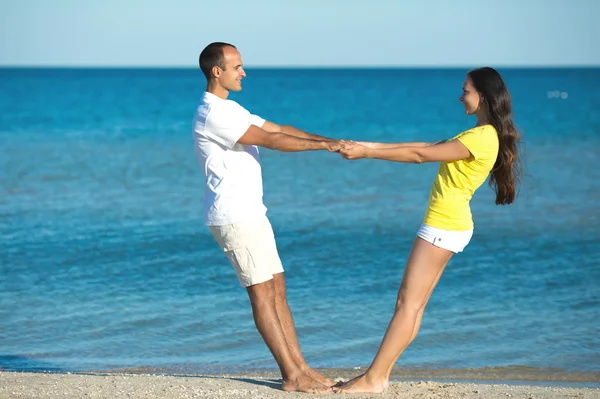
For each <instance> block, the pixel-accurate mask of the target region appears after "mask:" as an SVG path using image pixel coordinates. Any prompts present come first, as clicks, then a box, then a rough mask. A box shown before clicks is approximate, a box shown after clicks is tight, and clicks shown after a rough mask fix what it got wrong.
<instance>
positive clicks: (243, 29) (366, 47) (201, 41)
mask: <svg viewBox="0 0 600 399" xmlns="http://www.w3.org/2000/svg"><path fill="white" fill-rule="evenodd" d="M598 16H600V0H485V1H484V0H480V1H477V0H368V1H357V0H297V1H295V0H246V1H238V0H225V1H209V0H162V1H159V0H102V1H101V0H0V65H4V66H6V65H19V66H20V65H23V66H172V67H196V66H197V58H198V54H199V52H200V51H201V50H202V48H203V47H204V46H205V45H206V44H208V43H210V42H211V41H227V42H231V43H233V44H235V45H236V46H237V47H238V48H239V49H240V51H241V53H242V57H243V60H244V63H245V64H246V65H247V66H387V67H389V66H475V65H483V64H486V65H494V66H565V65H585V66H600V44H595V43H594V39H595V40H596V41H597V40H599V39H598V38H600V24H598V23H597V18H598Z"/></svg>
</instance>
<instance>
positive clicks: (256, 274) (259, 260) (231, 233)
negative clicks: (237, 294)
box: [209, 216, 283, 287]
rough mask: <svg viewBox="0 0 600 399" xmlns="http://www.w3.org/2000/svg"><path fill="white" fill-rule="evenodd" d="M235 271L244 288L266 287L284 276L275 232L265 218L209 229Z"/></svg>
mask: <svg viewBox="0 0 600 399" xmlns="http://www.w3.org/2000/svg"><path fill="white" fill-rule="evenodd" d="M209 228H210V232H211V233H212V235H213V236H214V237H215V239H216V240H217V242H218V243H219V245H220V246H221V248H222V249H223V251H224V252H225V255H227V258H228V259H229V262H231V265H232V266H233V268H234V269H235V273H236V274H237V276H238V279H239V280H240V285H241V286H242V287H249V286H251V285H255V284H259V283H264V282H265V281H268V280H271V279H272V278H273V275H274V274H277V273H283V265H282V264H281V259H279V254H278V253H277V246H276V244H275V235H274V234H273V228H272V227H271V223H270V222H269V219H267V217H266V216H262V217H260V218H257V219H252V220H248V221H245V222H240V223H234V224H228V225H225V226H209Z"/></svg>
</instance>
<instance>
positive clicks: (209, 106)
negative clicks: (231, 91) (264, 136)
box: [193, 92, 267, 226]
mask: <svg viewBox="0 0 600 399" xmlns="http://www.w3.org/2000/svg"><path fill="white" fill-rule="evenodd" d="M264 123H265V120H264V119H262V118H260V117H258V116H256V115H252V114H250V112H248V111H247V110H246V109H245V108H244V107H242V106H241V105H239V104H238V103H236V102H235V101H231V100H223V99H222V98H219V97H217V96H215V95H214V94H211V93H208V92H205V93H204V95H203V96H202V101H201V102H200V105H199V106H198V109H197V110H196V115H195V116H194V125H193V126H194V144H195V148H196V154H197V155H198V161H199V162H200V166H201V167H202V172H203V173H204V178H205V180H206V188H205V191H204V223H205V224H206V225H207V226H223V225H227V224H232V223H238V222H243V221H245V220H248V219H251V218H255V217H260V216H262V215H265V213H266V212H267V208H266V207H265V206H264V205H263V201H262V196H263V189H262V175H261V168H260V155H259V153H258V147H256V146H254V145H243V144H238V143H237V141H238V140H239V139H240V137H242V136H243V135H244V133H246V130H248V128H249V127H250V125H251V124H252V125H256V126H258V127H262V125H263V124H264Z"/></svg>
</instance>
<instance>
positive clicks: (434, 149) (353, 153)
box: [340, 140, 471, 163]
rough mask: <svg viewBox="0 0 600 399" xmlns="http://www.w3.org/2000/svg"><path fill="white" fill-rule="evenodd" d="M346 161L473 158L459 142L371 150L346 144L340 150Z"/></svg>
mask: <svg viewBox="0 0 600 399" xmlns="http://www.w3.org/2000/svg"><path fill="white" fill-rule="evenodd" d="M340 153H341V154H342V156H343V157H344V158H346V159H350V160H355V159H360V158H373V159H381V160H384V161H392V162H405V163H424V162H452V161H458V160H460V159H467V158H469V157H471V153H470V152H469V150H468V149H467V147H465V145H464V144H463V143H461V142H460V141H459V140H451V141H444V142H439V143H435V144H432V145H427V146H422V147H421V146H398V147H387V148H386V147H384V148H377V147H376V148H369V147H365V146H363V145H360V144H358V143H350V144H348V143H347V144H346V145H345V147H344V148H342V149H341V150H340Z"/></svg>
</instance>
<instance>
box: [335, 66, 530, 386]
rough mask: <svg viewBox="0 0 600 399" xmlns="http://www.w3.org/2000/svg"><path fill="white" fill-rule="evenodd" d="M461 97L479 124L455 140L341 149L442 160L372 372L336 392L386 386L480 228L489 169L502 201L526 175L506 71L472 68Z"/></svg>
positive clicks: (351, 153)
mask: <svg viewBox="0 0 600 399" xmlns="http://www.w3.org/2000/svg"><path fill="white" fill-rule="evenodd" d="M460 101H461V102H462V103H463V105H464V108H465V113H466V114H467V115H475V116H476V117H477V124H476V125H475V127H474V128H472V129H469V130H467V131H465V132H463V133H461V134H459V135H458V136H456V137H454V138H453V139H451V140H448V141H444V142H439V143H435V144H428V143H397V144H383V143H366V142H364V143H348V144H346V146H345V147H344V149H342V150H341V151H340V152H341V153H342V156H343V157H344V158H346V159H351V160H354V159H360V158H375V159H383V160H387V161H395V162H410V163H424V162H440V163H441V164H440V168H439V170H438V173H437V176H436V178H435V181H434V183H433V187H432V189H431V193H430V196H429V205H428V208H427V212H426V214H425V219H424V221H423V225H422V226H421V228H420V229H419V231H418V232H417V237H416V238H415V241H414V243H413V246H412V249H411V252H410V255H409V257H408V261H407V264H406V268H405V271H404V276H403V277H402V283H401V285H400V289H399V291H398V298H397V302H396V309H395V312H394V316H393V317H392V321H391V322H390V324H389V326H388V329H387V331H386V333H385V336H384V338H383V341H382V343H381V346H380V347H379V351H378V352H377V355H376V356H375V359H374V360H373V363H372V364H371V366H369V369H368V370H367V372H366V373H364V374H362V375H361V376H359V377H356V378H355V379H353V380H351V381H349V382H347V383H345V384H343V385H341V386H339V387H337V388H336V389H335V390H336V392H344V393H379V392H383V391H384V390H385V389H386V388H387V386H388V380H389V375H390V372H391V371H392V367H393V366H394V364H395V363H396V360H397V359H398V357H400V354H401V353H402V352H403V351H404V349H406V347H407V346H408V345H409V344H410V343H411V342H412V341H413V340H414V338H415V336H416V335H417V332H418V331H419V327H420V324H421V318H422V317H423V310H424V309H425V305H426V304H427V301H428V300H429V297H430V295H431V293H432V291H433V289H434V287H435V285H436V284H437V282H438V280H439V278H440V276H441V275H442V272H443V271H444V268H445V266H446V264H447V263H448V261H449V260H450V258H451V257H452V255H453V254H455V253H458V252H461V251H462V250H463V249H464V248H465V246H466V245H467V244H468V243H469V240H470V239H471V236H472V235H473V220H472V217H471V210H470V207H469V201H470V199H471V197H472V195H473V193H474V192H475V190H476V189H477V188H478V187H479V186H481V184H483V182H484V181H485V180H486V178H487V177H488V176H490V185H491V186H493V188H494V189H495V192H496V204H497V205H508V204H510V203H512V202H513V200H514V199H515V192H516V188H517V185H518V183H519V176H520V162H519V157H518V154H517V147H518V144H519V133H518V132H517V130H516V129H515V126H514V123H513V121H512V109H511V108H512V106H511V99H510V94H509V92H508V89H507V88H506V85H505V84H504V81H503V80H502V77H501V76H500V74H499V73H498V72H496V71H495V70H494V69H492V68H479V69H475V70H473V71H471V72H469V73H468V74H467V77H466V79H465V82H464V85H463V94H462V96H461V97H460Z"/></svg>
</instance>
